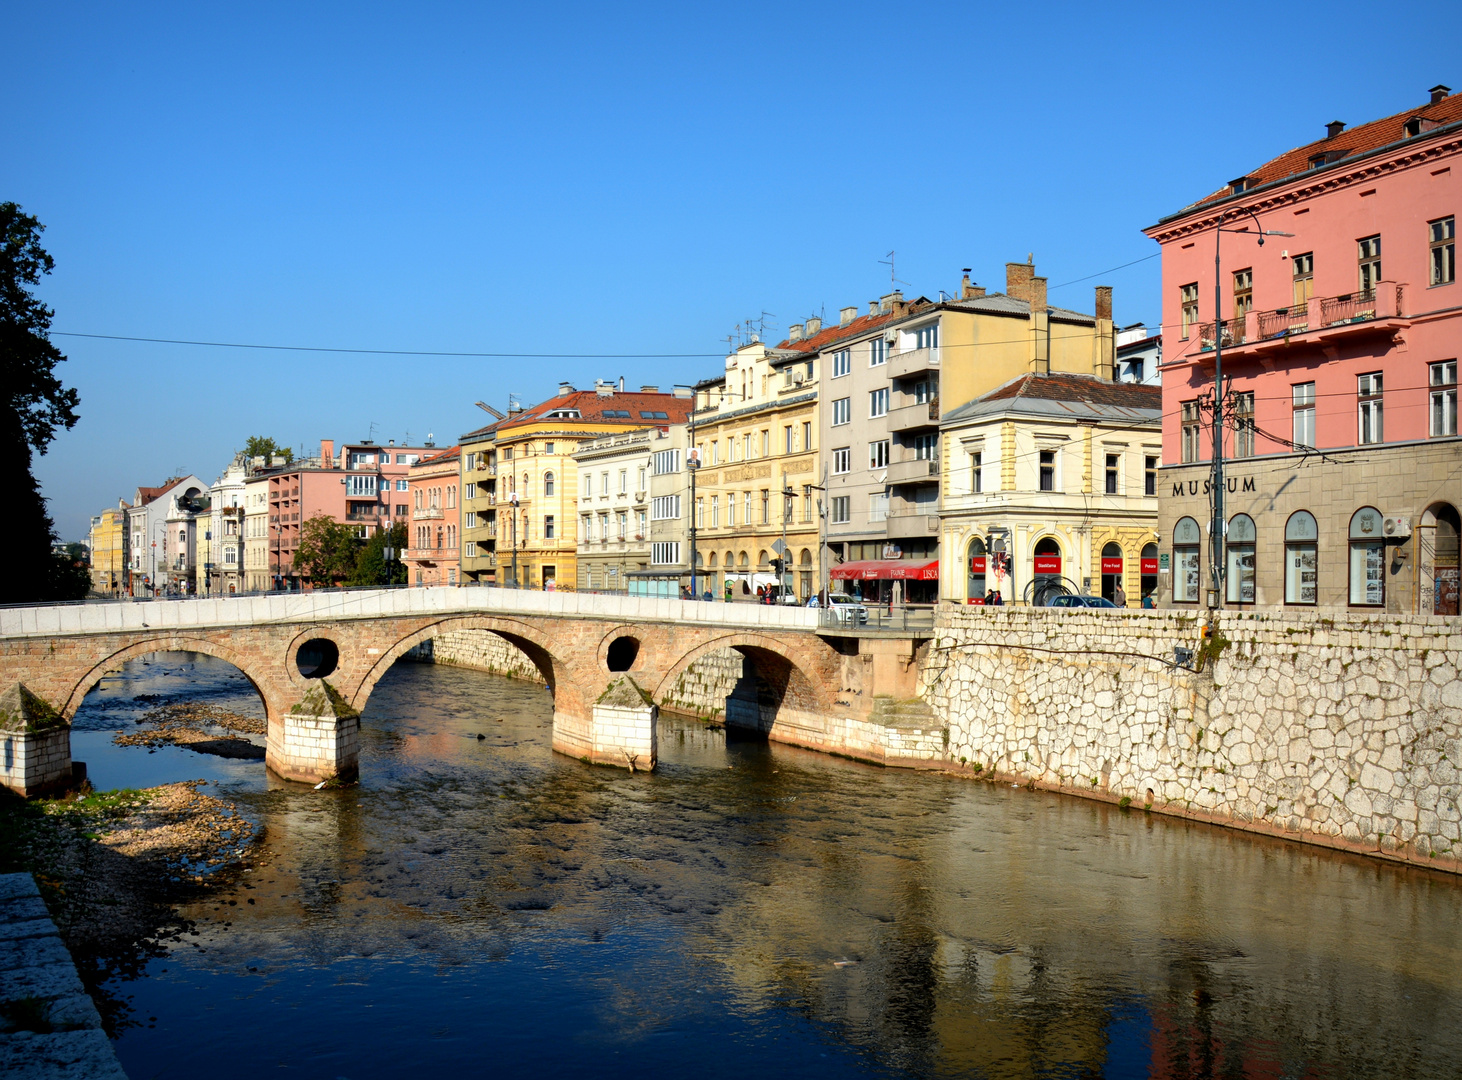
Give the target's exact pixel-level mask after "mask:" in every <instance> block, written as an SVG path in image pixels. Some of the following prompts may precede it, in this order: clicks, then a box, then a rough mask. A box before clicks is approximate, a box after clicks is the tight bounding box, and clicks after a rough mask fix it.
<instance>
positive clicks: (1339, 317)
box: [1180, 281, 1408, 364]
mask: <svg viewBox="0 0 1462 1080" xmlns="http://www.w3.org/2000/svg"><path fill="white" fill-rule="evenodd" d="M1405 289H1406V287H1405V286H1404V285H1399V284H1397V283H1396V282H1393V281H1383V282H1381V283H1380V284H1379V285H1378V286H1377V287H1376V289H1375V291H1374V292H1364V293H1362V292H1356V293H1351V294H1349V295H1346V296H1312V297H1311V298H1310V300H1309V302H1308V303H1306V304H1304V305H1294V306H1291V307H1287V308H1278V309H1277V310H1272V311H1250V312H1249V313H1248V314H1247V315H1246V316H1245V317H1244V318H1242V319H1225V320H1224V321H1223V322H1221V323H1219V333H1221V334H1222V335H1223V351H1224V355H1225V356H1226V357H1229V358H1231V359H1234V360H1238V359H1243V358H1248V357H1260V356H1269V355H1271V354H1273V353H1276V352H1283V351H1284V350H1286V349H1289V348H1291V347H1292V346H1294V345H1297V344H1301V343H1303V344H1305V345H1312V344H1313V345H1332V344H1336V343H1339V342H1340V341H1345V342H1347V343H1349V342H1354V341H1360V340H1362V339H1364V338H1366V337H1383V336H1389V335H1391V334H1394V333H1395V332H1396V331H1397V330H1399V329H1402V328H1403V327H1405V326H1406V325H1408V321H1407V319H1406V318H1405V316H1404V315H1403V314H1402V311H1403V304H1404V300H1405ZM1196 330H1197V333H1198V350H1197V352H1196V353H1190V354H1189V357H1188V358H1187V359H1188V362H1190V363H1195V364H1211V363H1212V360H1213V355H1212V354H1213V351H1214V348H1213V346H1214V337H1215V334H1214V324H1213V323H1212V322H1206V323H1199V324H1198V325H1197V327H1196ZM1180 362H1181V361H1180Z"/></svg>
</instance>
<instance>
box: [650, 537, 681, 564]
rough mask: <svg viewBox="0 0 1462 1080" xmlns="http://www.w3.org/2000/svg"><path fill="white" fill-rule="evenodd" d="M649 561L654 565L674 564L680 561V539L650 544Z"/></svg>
mask: <svg viewBox="0 0 1462 1080" xmlns="http://www.w3.org/2000/svg"><path fill="white" fill-rule="evenodd" d="M650 562H651V563H653V564H654V565H656V566H674V565H676V564H677V563H679V562H680V541H679V540H666V541H657V542H655V543H653V544H651V545H650Z"/></svg>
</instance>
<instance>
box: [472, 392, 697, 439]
mask: <svg viewBox="0 0 1462 1080" xmlns="http://www.w3.org/2000/svg"><path fill="white" fill-rule="evenodd" d="M694 406H695V399H694V398H689V397H677V396H676V395H674V394H648V393H645V392H644V391H640V390H626V391H624V392H623V393H621V392H620V391H618V390H616V391H615V392H614V393H613V394H610V395H607V396H606V395H603V394H600V393H599V392H598V391H597V390H571V391H570V392H569V393H567V394H555V395H554V396H553V397H551V398H549V399H548V400H547V401H540V402H539V403H538V404H537V405H534V406H532V407H531V408H527V409H524V410H523V411H522V412H520V413H514V414H513V415H512V416H509V417H508V418H507V419H506V420H503V421H500V422H499V423H498V425H497V429H498V434H499V435H506V434H508V433H509V432H510V429H512V428H514V427H518V426H520V425H523V424H529V423H535V422H538V421H542V420H546V419H550V417H549V415H548V414H549V413H552V412H557V411H559V410H560V409H577V410H578V412H579V415H578V416H577V417H574V418H573V419H575V420H580V421H591V422H593V423H596V424H623V425H624V426H626V427H629V428H644V427H651V426H663V425H666V424H683V423H685V422H686V420H687V419H689V417H690V411H691V409H692V408H693V407H694ZM606 411H615V412H628V413H629V416H605V415H604V414H605V412H606ZM647 412H663V413H665V418H660V417H649V416H645V415H644V414H645V413H647Z"/></svg>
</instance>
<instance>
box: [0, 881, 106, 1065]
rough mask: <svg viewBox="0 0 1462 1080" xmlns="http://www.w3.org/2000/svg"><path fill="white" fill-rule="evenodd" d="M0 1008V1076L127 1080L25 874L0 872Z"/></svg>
mask: <svg viewBox="0 0 1462 1080" xmlns="http://www.w3.org/2000/svg"><path fill="white" fill-rule="evenodd" d="M0 1010H3V1013H4V1016H3V1017H0V1025H3V1033H0V1074H4V1075H7V1076H24V1077H26V1078H27V1080H127V1074H126V1073H124V1072H123V1071H122V1066H121V1065H119V1064H118V1063H117V1055H116V1054H115V1053H114V1052H113V1050H112V1043H111V1040H110V1039H108V1038H107V1036H106V1033H105V1032H104V1031H103V1030H102V1021H101V1017H100V1016H99V1015H98V1014H97V1011H96V1006H95V1005H93V1004H92V1001H91V998H90V997H88V996H87V993H86V991H85V989H83V988H82V985H81V979H80V978H79V977H78V976H77V974H76V965H75V964H74V963H73V962H72V960H71V954H70V953H69V952H67V951H66V946H65V945H64V944H62V942H61V935H60V934H59V933H58V932H57V930H56V924H55V923H53V922H52V921H51V916H50V914H49V913H48V912H47V911H46V905H45V903H44V902H43V901H42V900H41V894H40V892H39V891H38V890H37V889H36V883H35V880H34V879H33V878H32V877H31V876H30V875H29V874H0ZM37 1029H39V1030H37Z"/></svg>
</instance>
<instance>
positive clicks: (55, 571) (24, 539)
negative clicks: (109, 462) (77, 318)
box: [0, 202, 90, 604]
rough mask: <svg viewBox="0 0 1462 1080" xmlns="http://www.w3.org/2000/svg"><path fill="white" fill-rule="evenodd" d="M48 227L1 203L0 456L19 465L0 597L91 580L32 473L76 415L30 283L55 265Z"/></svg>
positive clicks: (36, 595) (83, 585)
mask: <svg viewBox="0 0 1462 1080" xmlns="http://www.w3.org/2000/svg"><path fill="white" fill-rule="evenodd" d="M44 229H45V226H44V225H42V224H41V223H40V222H39V221H37V220H36V219H35V218H33V217H31V216H30V215H29V214H26V213H24V212H23V211H22V210H21V208H20V207H19V206H17V205H16V204H15V203H13V202H0V455H3V458H4V460H6V461H9V462H12V463H19V464H21V465H22V466H23V468H22V470H21V475H20V479H19V483H18V484H17V487H18V489H19V490H18V491H17V492H16V495H15V497H14V501H13V502H12V503H11V508H12V512H13V515H14V516H12V518H11V521H10V522H9V523H8V527H7V530H6V531H7V533H8V534H9V535H10V538H11V542H12V543H13V544H14V545H15V546H14V548H13V549H12V551H11V561H10V565H9V567H8V569H7V572H6V573H4V574H0V603H7V604H24V603H34V602H36V601H47V600H79V599H81V598H82V597H84V596H85V595H86V592H87V588H88V587H89V585H90V580H89V576H88V574H87V570H86V568H85V566H78V565H77V564H76V562H75V561H74V560H73V559H71V558H70V557H68V556H67V555H64V554H60V553H58V551H57V544H56V527H55V524H54V523H53V522H52V521H51V515H50V513H49V512H48V511H47V509H46V500H45V498H44V497H43V496H42V495H41V489H40V485H39V484H38V483H36V479H35V475H34V473H33V472H32V468H31V466H32V462H33V461H34V456H33V455H35V454H44V453H45V452H46V449H47V448H48V447H49V446H50V445H51V440H52V439H54V438H55V437H56V429H57V428H58V427H59V428H65V429H68V430H69V429H70V428H72V427H74V426H75V424H76V421H77V413H76V408H77V406H78V405H79V404H80V396H79V395H78V394H77V392H76V390H75V389H73V388H69V387H65V386H62V385H61V380H60V379H58V378H57V377H56V365H57V364H59V363H61V362H62V361H64V360H65V359H66V357H65V356H63V355H62V354H61V350H60V349H58V348H56V346H55V345H53V344H52V343H51V338H50V329H51V319H52V317H53V316H54V315H55V312H54V311H52V310H51V309H50V308H48V307H47V306H46V305H45V304H43V303H41V302H40V301H39V300H37V299H36V297H35V295H34V294H33V293H32V291H31V290H32V289H33V288H34V287H35V286H36V285H37V284H38V283H39V282H40V280H41V277H42V276H43V275H46V274H49V273H50V272H51V270H52V268H53V267H54V266H55V262H54V260H53V259H52V258H51V256H50V255H49V254H48V253H47V252H46V250H45V248H43V247H41V233H42V231H44Z"/></svg>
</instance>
